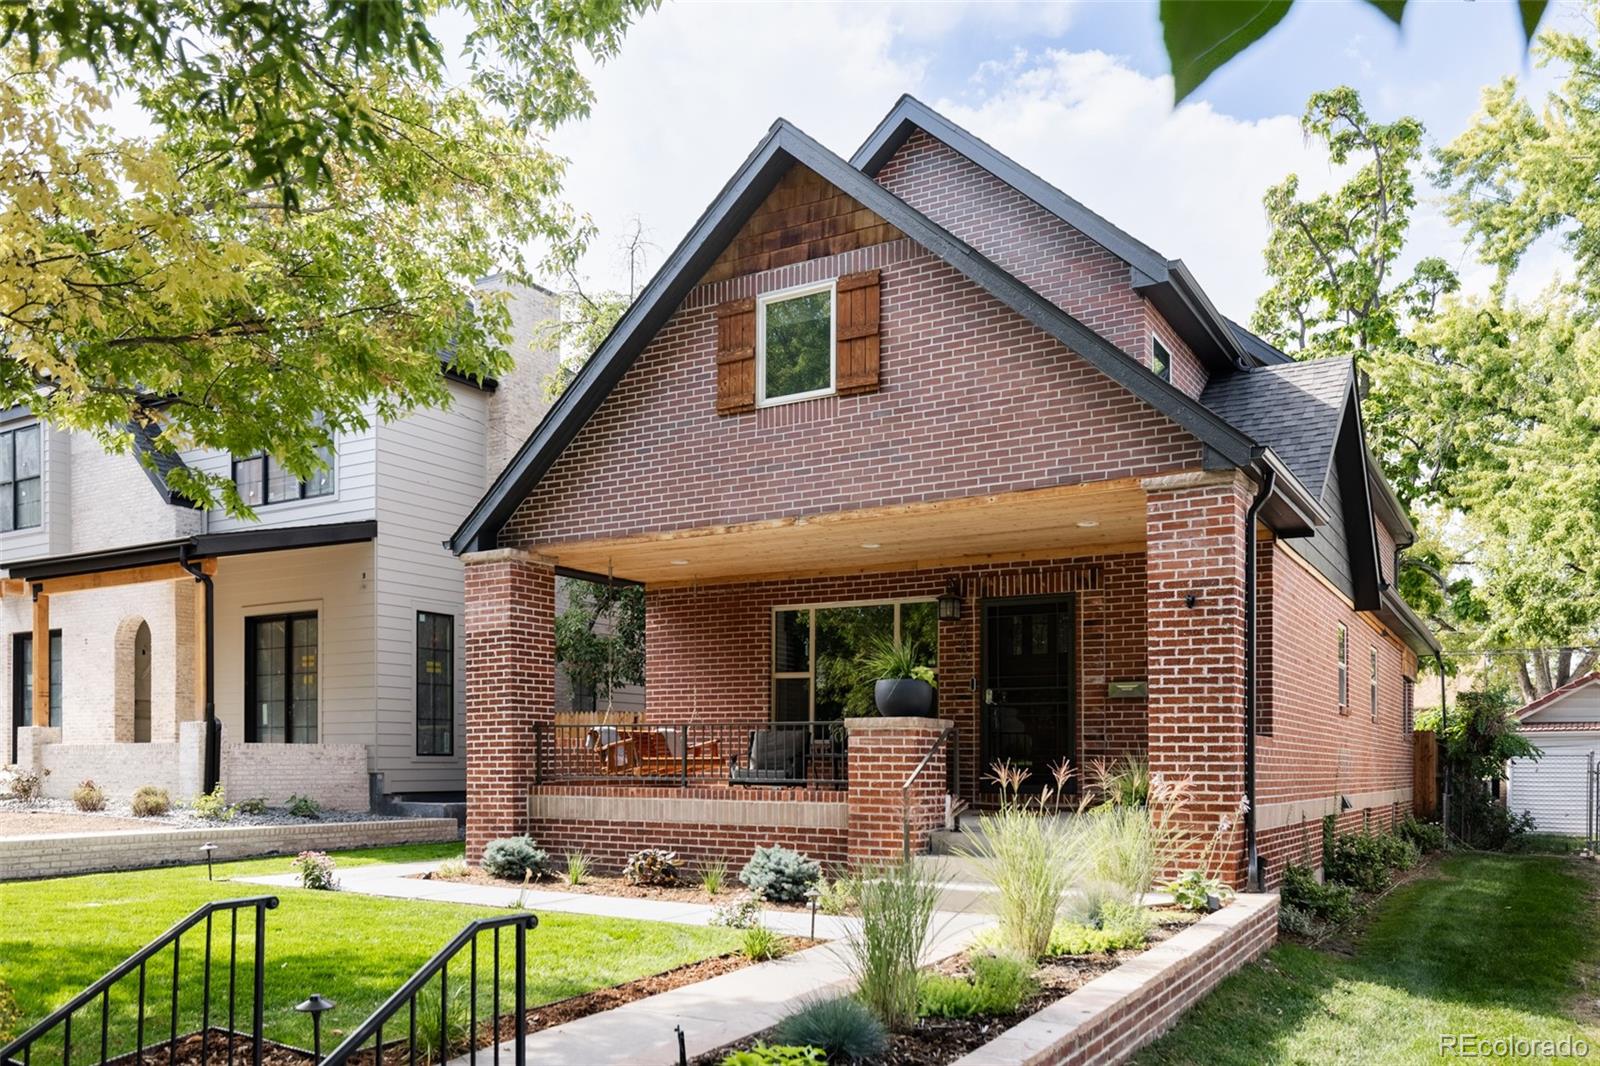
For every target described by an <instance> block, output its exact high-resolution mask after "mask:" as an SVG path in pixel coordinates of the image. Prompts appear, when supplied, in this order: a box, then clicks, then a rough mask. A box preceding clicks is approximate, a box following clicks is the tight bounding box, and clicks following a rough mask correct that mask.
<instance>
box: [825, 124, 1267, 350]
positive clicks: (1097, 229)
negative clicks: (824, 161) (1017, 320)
mask: <svg viewBox="0 0 1600 1066" xmlns="http://www.w3.org/2000/svg"><path fill="white" fill-rule="evenodd" d="M919 129H920V130H922V131H923V132H924V133H926V134H928V136H930V137H932V138H934V139H935V140H937V141H939V142H941V143H942V144H944V145H946V146H948V147H949V148H951V149H953V150H954V151H956V152H957V153H959V154H960V155H962V156H963V157H965V158H966V159H968V160H970V161H971V162H973V163H975V164H977V165H978V166H979V167H981V168H983V169H984V170H985V171H987V172H988V173H989V174H990V175H991V176H992V177H994V178H997V179H998V180H1000V181H1002V182H1004V183H1005V184H1007V185H1009V186H1011V187H1012V188H1013V189H1015V190H1017V191H1018V192H1020V193H1021V194H1022V195H1024V196H1026V197H1027V198H1028V199H1030V200H1032V201H1033V202H1034V203H1036V204H1038V205H1039V206H1040V207H1042V208H1044V209H1045V210H1046V211H1049V212H1050V213H1051V214H1053V215H1055V216H1056V217H1057V218H1059V219H1060V220H1061V221H1063V222H1065V223H1066V224H1067V225H1069V226H1071V227H1073V228H1074V229H1076V230H1078V231H1079V232H1081V233H1083V234H1084V235H1085V236H1087V237H1088V238H1089V239H1090V240H1092V241H1094V242H1095V243H1096V244H1098V245H1100V246H1101V247H1102V248H1104V249H1106V250H1107V251H1109V252H1111V253H1112V254H1113V255H1115V256H1117V257H1118V258H1119V259H1121V260H1123V261H1124V262H1126V263H1127V264H1128V265H1129V267H1130V268H1131V272H1132V283H1133V287H1134V289H1135V290H1136V291H1139V292H1141V293H1143V294H1144V295H1145V296H1147V297H1149V299H1150V302H1151V303H1153V304H1155V306H1156V308H1157V310H1159V311H1160V312H1161V314H1162V316H1163V317H1164V318H1166V320H1167V321H1168V322H1169V323H1171V324H1172V326H1173V328H1174V329H1176V330H1178V332H1179V333H1180V334H1181V335H1182V336H1183V338H1184V340H1186V341H1187V342H1188V343H1189V347H1190V348H1191V349H1192V350H1193V351H1194V353H1195V355H1196V356H1198V357H1199V358H1200V359H1201V360H1202V361H1203V362H1205V363H1206V364H1207V365H1208V366H1209V367H1211V368H1212V369H1213V370H1215V369H1226V368H1242V367H1248V366H1254V365H1256V364H1257V363H1258V362H1259V361H1260V360H1258V358H1257V357H1256V355H1255V353H1254V351H1253V350H1252V349H1251V348H1248V347H1246V346H1245V345H1244V344H1242V343H1241V341H1240V339H1239V337H1238V336H1237V334H1236V330H1237V327H1236V326H1235V325H1234V324H1233V323H1232V322H1230V321H1228V319H1226V318H1224V317H1223V316H1222V315H1221V314H1220V313H1219V312H1218V311H1217V309H1216V308H1215V307H1214V306H1212V303H1211V299H1210V297H1208V296H1207V295H1206V294H1205V291H1204V290H1203V289H1201V288H1200V283H1199V282H1198V281H1196V280H1195V278H1194V275H1193V274H1191V273H1190V272H1189V268H1188V267H1187V266H1185V265H1184V262H1183V260H1181V259H1168V258H1167V257H1166V256H1164V255H1162V254H1161V253H1160V252H1158V251H1156V250H1155V249H1154V248H1152V247H1150V246H1149V245H1148V244H1145V243H1144V242H1143V241H1141V240H1139V239H1138V238H1136V237H1134V236H1132V235H1131V234H1129V233H1128V232H1127V231H1125V230H1123V229H1121V228H1120V227H1118V226H1116V225H1114V224H1113V223H1112V222H1110V221H1109V220H1108V219H1106V218H1104V217H1103V216H1101V215H1098V214H1096V213H1095V212H1093V211H1091V210H1089V208H1087V207H1085V206H1084V205H1083V204H1082V203H1081V202H1079V201H1077V200H1075V199H1073V198H1072V197H1070V196H1068V195H1067V194H1066V193H1064V192H1062V191H1061V190H1060V189H1058V188H1056V187H1055V186H1054V185H1051V184H1050V183H1049V182H1047V181H1045V180H1044V179H1043V178H1041V177H1040V176H1039V175H1037V174H1035V173H1034V172H1033V171H1031V170H1029V169H1028V168H1027V167H1024V166H1023V165H1022V164H1021V163H1018V162H1017V161H1016V160H1014V159H1012V158H1011V157H1010V156H1008V155H1006V154H1005V153H1004V152H1001V151H1000V150H999V149H997V148H995V147H994V146H993V145H991V144H989V143H988V142H986V141H984V140H983V139H981V138H979V137H977V136H976V135H974V134H973V133H971V132H969V131H968V130H965V129H962V128H961V127H960V126H958V125H956V124H955V123H954V122H951V121H950V120H949V119H948V118H946V117H945V116H943V115H941V114H939V112H937V111H935V110H934V109H933V108H931V107H929V106H928V105H927V104H925V103H923V102H922V101H921V100H918V99H917V98H916V97H914V96H911V95H910V94H909V93H908V94H906V95H905V96H902V97H901V98H900V99H899V101H898V102H897V103H896V104H895V105H894V107H893V109H891V110H890V112H889V113H888V114H887V115H885V116H884V117H883V120H882V121H881V122H879V123H878V126H877V128H876V129H875V130H873V131H872V133H871V135H870V136H868V137H867V139H866V140H865V141H863V142H862V144H861V147H860V148H858V149H856V152H855V155H853V156H851V157H850V164H851V165H852V166H854V167H856V168H857V169H859V170H861V171H862V172H863V173H865V174H868V175H872V176H876V175H877V173H878V171H879V170H880V169H882V167H883V165H884V164H885V163H887V162H888V161H889V159H890V158H891V157H892V156H893V155H894V154H895V152H897V151H899V150H900V147H901V146H902V145H904V144H905V142H906V141H907V140H908V139H909V138H910V137H911V134H912V133H913V132H915V131H916V130H919ZM1262 343H1265V342H1262ZM1279 354H1280V355H1281V354H1282V353H1279Z"/></svg>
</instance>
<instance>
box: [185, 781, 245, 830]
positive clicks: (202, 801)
mask: <svg viewBox="0 0 1600 1066" xmlns="http://www.w3.org/2000/svg"><path fill="white" fill-rule="evenodd" d="M189 807H190V809H191V810H193V811H194V813H195V814H197V815H199V816H200V817H201V818H204V819H205V820H206V821H208V822H231V821H233V816H234V813H235V812H234V809H233V808H232V807H230V806H228V800H227V796H226V794H225V793H224V792H223V791H222V783H221V782H220V781H219V782H218V783H217V787H216V788H214V789H212V790H211V791H210V792H202V793H201V794H200V795H198V796H196V797H195V798H194V799H193V800H192V801H190V803H189Z"/></svg>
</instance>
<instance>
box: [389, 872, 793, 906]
mask: <svg viewBox="0 0 1600 1066" xmlns="http://www.w3.org/2000/svg"><path fill="white" fill-rule="evenodd" d="M412 876H413V877H417V878H420V879H422V880H428V881H446V882H450V883H453V884H465V885H493V886H494V887H496V888H520V887H522V886H521V883H520V882H517V881H511V880H506V879H504V878H499V877H495V876H493V875H491V874H487V873H484V872H483V871H482V870H479V869H477V868H475V867H474V868H472V869H469V871H468V872H467V873H466V874H462V875H457V876H452V877H440V876H439V875H438V874H437V873H434V872H428V873H420V874H413V875H412ZM528 889H529V891H534V892H572V893H575V894H578V895H593V896H625V897H627V898H629V899H655V900H663V901H665V902H670V903H703V904H706V905H707V906H716V905H719V904H724V903H727V902H729V901H730V900H733V899H736V898H738V897H739V896H740V895H742V894H744V891H745V889H744V886H743V885H741V884H739V883H738V882H737V881H732V882H730V883H729V884H728V885H726V886H724V887H723V889H722V890H721V891H720V892H718V893H717V894H716V895H712V894H711V893H709V892H707V891H706V890H705V889H704V888H702V887H701V886H700V885H699V884H697V883H695V882H694V881H692V880H686V881H685V882H684V883H683V884H678V885H635V884H630V883H629V882H628V880H627V879H626V878H623V877H620V876H606V875H603V874H586V875H584V878H583V880H582V881H580V882H578V883H577V884H572V883H571V882H569V881H567V880H566V879H565V878H561V877H545V878H544V879H542V880H538V881H530V882H528ZM761 906H762V908H763V909H766V910H775V911H804V910H806V909H807V906H806V904H804V903H778V902H773V901H769V900H762V902H761Z"/></svg>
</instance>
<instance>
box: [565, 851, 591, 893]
mask: <svg viewBox="0 0 1600 1066" xmlns="http://www.w3.org/2000/svg"><path fill="white" fill-rule="evenodd" d="M588 876H589V857H588V856H587V855H585V854H584V853H583V852H581V851H574V852H572V853H571V854H570V855H568V856H567V884H569V885H581V884H583V879H584V878H585V877H588Z"/></svg>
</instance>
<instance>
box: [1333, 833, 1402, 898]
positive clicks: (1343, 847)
mask: <svg viewBox="0 0 1600 1066" xmlns="http://www.w3.org/2000/svg"><path fill="white" fill-rule="evenodd" d="M1389 853H1390V849H1389V847H1388V846H1387V845H1386V844H1385V843H1384V841H1383V838H1382V836H1380V835H1379V834H1376V833H1346V834H1344V835H1343V836H1336V837H1334V838H1333V841H1332V842H1331V843H1330V844H1329V845H1328V854H1327V856H1326V858H1325V859H1324V862H1323V872H1324V873H1325V874H1326V876H1327V879H1328V880H1329V881H1337V882H1339V883H1340V884H1342V885H1349V886H1350V887H1352V888H1354V889H1355V890H1356V891H1358V892H1382V891H1383V890H1384V889H1386V888H1388V887H1389V868H1390V863H1389Z"/></svg>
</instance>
